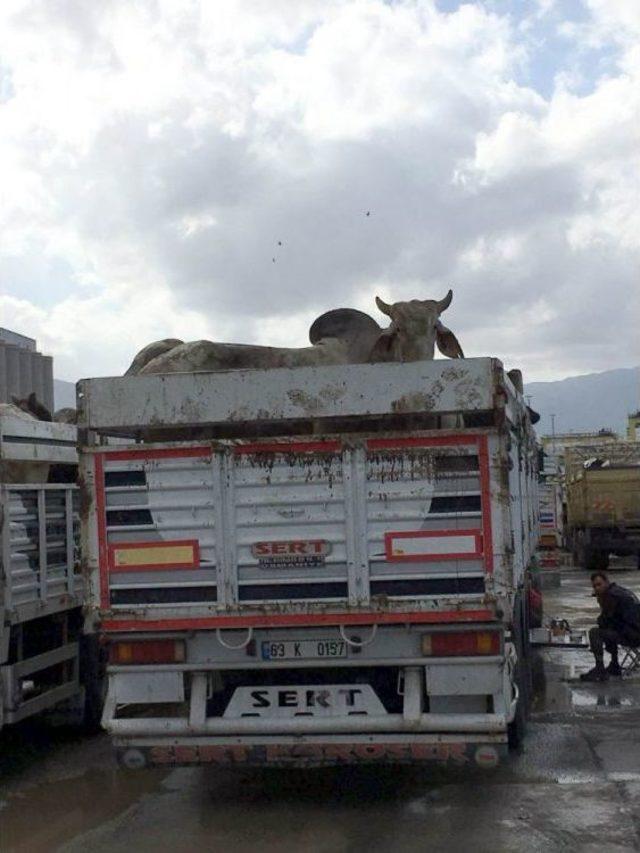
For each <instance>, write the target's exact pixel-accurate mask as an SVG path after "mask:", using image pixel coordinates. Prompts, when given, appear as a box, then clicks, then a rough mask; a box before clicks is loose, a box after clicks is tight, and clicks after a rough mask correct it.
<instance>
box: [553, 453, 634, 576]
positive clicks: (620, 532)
mask: <svg viewBox="0 0 640 853" xmlns="http://www.w3.org/2000/svg"><path fill="white" fill-rule="evenodd" d="M565 471H566V485H567V528H568V530H567V538H568V541H569V544H570V547H571V550H572V552H573V557H574V561H575V562H576V563H577V564H579V565H581V566H584V567H585V568H586V569H589V570H590V571H594V570H597V569H606V568H607V566H608V564H609V556H610V554H617V555H620V556H622V555H629V554H633V555H635V556H636V559H637V561H638V568H640V442H639V441H620V442H616V443H612V444H607V445H582V446H576V447H571V448H567V452H566V457H565Z"/></svg>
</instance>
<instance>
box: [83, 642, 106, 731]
mask: <svg viewBox="0 0 640 853" xmlns="http://www.w3.org/2000/svg"><path fill="white" fill-rule="evenodd" d="M105 671H106V659H105V652H104V648H103V646H101V645H100V643H99V642H98V637H97V636H96V635H95V634H90V635H88V636H84V637H82V640H81V643H80V681H81V683H82V686H83V688H84V719H83V728H84V729H85V731H87V732H89V733H92V734H95V733H96V732H99V731H100V730H101V728H102V726H101V720H102V709H103V706H104V700H105V691H106V686H107V679H106V675H105Z"/></svg>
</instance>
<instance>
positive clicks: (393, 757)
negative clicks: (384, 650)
mask: <svg viewBox="0 0 640 853" xmlns="http://www.w3.org/2000/svg"><path fill="white" fill-rule="evenodd" d="M467 661H468V659H462V660H460V659H459V660H458V661H456V662H455V663H454V662H452V661H445V660H442V659H435V660H432V661H430V662H429V664H428V665H427V666H424V665H423V666H415V665H413V666H411V665H410V666H405V667H404V668H403V671H404V680H403V692H402V694H401V696H402V707H401V709H400V712H393V713H389V712H387V713H380V712H373V713H358V714H355V713H354V714H344V715H342V714H341V715H331V716H322V715H318V716H312V715H296V716H293V717H275V716H274V717H269V716H257V715H255V714H247V715H242V716H210V715H209V714H208V712H207V695H208V689H209V685H210V681H209V679H208V676H207V674H206V673H203V672H192V673H189V681H188V689H184V690H183V689H182V687H181V685H182V681H181V679H182V676H183V675H185V673H177V672H174V673H167V672H164V673H163V672H157V671H156V672H147V673H144V674H143V673H142V672H138V674H137V676H136V675H135V674H132V676H129V675H127V674H126V673H122V672H121V671H118V672H114V673H112V674H111V677H110V685H109V694H108V696H107V702H106V704H105V712H104V717H103V724H104V726H105V728H106V729H107V730H108V731H109V733H110V734H111V735H112V737H113V740H114V744H115V745H116V748H117V750H118V752H119V753H120V755H121V761H122V763H123V764H124V765H125V766H127V767H145V766H148V765H156V764H158V765H172V764H201V763H202V764H249V765H295V764H299V765H301V766H307V765H309V766H310V765H315V766H323V765H331V764H341V763H371V762H380V763H400V764H407V763H422V762H425V761H426V762H437V763H440V764H449V763H452V764H458V765H460V766H462V765H468V764H474V763H475V764H480V765H482V766H493V765H494V764H495V763H497V762H498V760H499V757H500V755H501V750H502V749H503V748H506V742H507V727H508V724H509V723H510V722H511V720H512V719H513V717H514V714H515V709H516V703H517V698H518V697H517V690H516V689H515V687H514V686H513V683H512V668H513V654H512V653H511V652H510V653H509V654H508V655H507V658H506V659H502V658H488V659H486V660H485V661H482V662H481V661H479V660H477V659H476V660H474V661H473V662H467ZM301 678H303V676H301ZM425 683H428V684H429V686H430V688H431V690H432V691H433V693H435V694H436V696H434V695H433V693H431V694H429V697H430V698H429V702H430V704H431V707H430V708H429V709H427V707H426V704H425V703H426V697H427V693H426V691H425ZM154 685H155V686H154ZM172 690H175V694H174V696H173V698H172V697H171V695H170V693H171V691H172ZM445 691H449V693H453V694H454V696H450V697H449V699H448V700H447V699H446V697H444V698H445V701H449V702H451V704H452V707H451V708H446V709H445V708H444V707H437V708H436V707H435V706H436V705H437V704H438V703H437V701H436V700H437V694H438V693H439V694H441V695H443V696H444V694H445ZM478 691H480V692H481V693H489V694H491V695H492V697H493V698H492V702H493V706H494V707H493V712H492V713H488V712H484V711H482V710H481V709H478V710H476V711H473V712H472V711H470V709H467V710H466V711H465V712H458V710H460V711H461V710H462V709H458V708H456V707H454V705H455V704H456V702H460V701H461V700H462V701H464V694H465V693H466V694H469V695H473V694H475V693H476V692H478ZM143 693H144V694H145V696H146V702H151V703H154V701H155V702H156V703H157V704H155V707H152V706H151V705H147V706H146V709H145V710H144V711H143V713H142V715H141V714H139V713H135V712H134V713H132V714H129V713H128V712H127V702H133V703H134V705H136V704H137V705H138V708H139V710H140V711H142V707H141V705H140V704H139V703H141V702H142V695H143ZM456 697H457V698H456ZM125 700H126V701H125ZM167 701H168V702H170V703H171V701H173V702H174V705H172V706H171V707H172V708H173V712H172V713H171V714H169V715H165V713H163V711H165V709H166V707H167V705H166V703H167ZM123 702H124V704H123ZM441 704H442V703H441ZM163 706H164V707H163ZM381 710H382V709H380V711H381ZM485 746H490V747H491V749H488V750H487V751H482V750H483V748H484V747H485ZM478 750H480V752H478Z"/></svg>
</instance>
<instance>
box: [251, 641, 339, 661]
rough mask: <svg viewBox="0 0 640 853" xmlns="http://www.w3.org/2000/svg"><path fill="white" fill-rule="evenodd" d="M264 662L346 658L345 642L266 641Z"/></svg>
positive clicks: (264, 643) (263, 643)
mask: <svg viewBox="0 0 640 853" xmlns="http://www.w3.org/2000/svg"><path fill="white" fill-rule="evenodd" d="M261 650H262V660H297V659H299V660H304V659H315V658H346V656H347V644H346V643H345V641H344V640H264V641H263V642H262V644H261Z"/></svg>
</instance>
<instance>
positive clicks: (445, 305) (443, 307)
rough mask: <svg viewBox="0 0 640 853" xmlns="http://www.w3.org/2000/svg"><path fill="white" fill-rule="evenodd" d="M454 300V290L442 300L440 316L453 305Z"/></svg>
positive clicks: (439, 306) (440, 302)
mask: <svg viewBox="0 0 640 853" xmlns="http://www.w3.org/2000/svg"><path fill="white" fill-rule="evenodd" d="M452 299H453V290H450V291H449V293H447V295H446V296H445V298H444V299H441V300H440V301H439V302H438V303H437V305H438V314H442V312H443V311H446V310H447V308H448V307H449V305H451V300H452Z"/></svg>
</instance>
